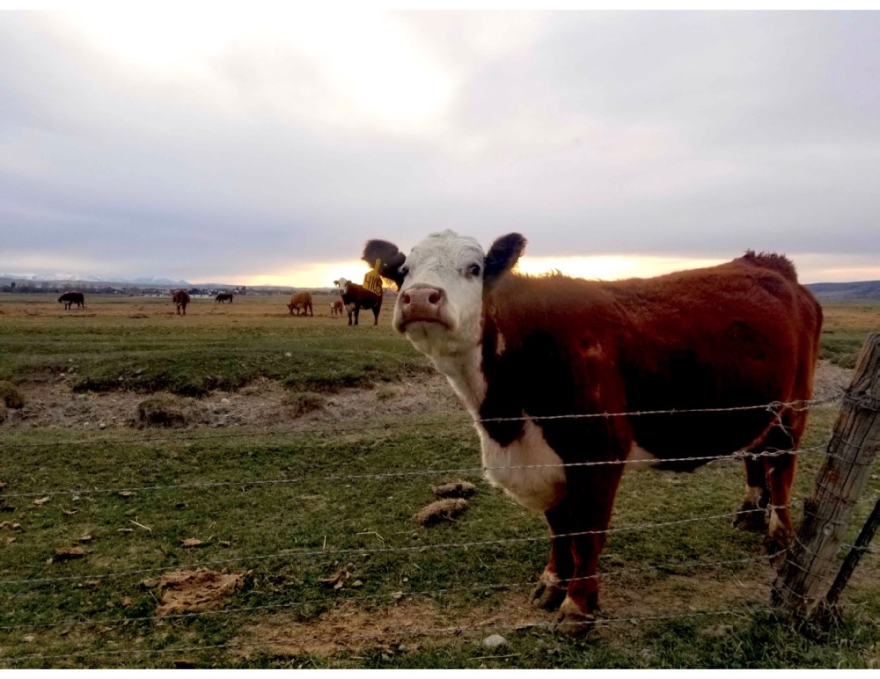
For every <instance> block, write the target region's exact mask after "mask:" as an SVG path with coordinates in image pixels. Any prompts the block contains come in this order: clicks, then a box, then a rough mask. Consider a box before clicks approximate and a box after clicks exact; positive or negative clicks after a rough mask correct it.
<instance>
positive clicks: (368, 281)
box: [364, 259, 382, 296]
mask: <svg viewBox="0 0 880 679" xmlns="http://www.w3.org/2000/svg"><path fill="white" fill-rule="evenodd" d="M381 264H382V260H381V259H377V260H376V265H375V266H374V267H373V270H372V271H367V273H366V275H365V276H364V287H365V288H366V289H367V290H369V291H370V292H372V293H373V294H374V295H380V296H381V294H382V276H380V275H379V266H380V265H381Z"/></svg>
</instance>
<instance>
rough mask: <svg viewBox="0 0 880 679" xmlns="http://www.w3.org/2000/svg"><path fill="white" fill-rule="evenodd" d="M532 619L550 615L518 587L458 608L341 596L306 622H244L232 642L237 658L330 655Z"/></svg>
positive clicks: (415, 645)
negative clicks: (369, 604) (364, 602)
mask: <svg viewBox="0 0 880 679" xmlns="http://www.w3.org/2000/svg"><path fill="white" fill-rule="evenodd" d="M536 620H538V621H539V622H541V623H548V622H550V621H551V620H552V615H551V614H544V613H543V612H542V611H539V610H537V609H535V608H533V607H532V606H530V605H529V603H528V601H527V599H526V595H525V594H523V593H517V594H516V595H513V596H510V597H508V598H506V599H505V600H504V601H500V602H496V603H495V604H494V605H491V606H482V607H480V608H478V609H476V610H472V611H470V612H468V613H464V614H462V613H461V612H458V613H455V612H449V611H446V610H441V608H440V605H439V604H437V603H435V602H433V601H423V602H415V601H402V602H400V603H399V604H397V605H393V606H381V607H376V608H373V609H364V608H359V607H358V606H356V605H355V604H353V603H352V602H345V603H343V604H341V605H340V606H338V607H337V608H334V609H332V610H330V611H327V612H326V613H324V614H322V615H320V616H319V617H318V618H316V619H315V620H313V621H310V622H296V621H293V620H291V619H290V617H289V614H278V615H274V616H272V617H271V618H270V619H269V620H266V621H263V622H261V623H259V624H258V625H253V626H251V627H249V628H247V630H246V631H245V633H244V635H243V636H242V637H241V638H239V639H237V640H236V642H235V644H238V645H240V647H241V649H240V651H239V653H238V656H239V657H241V658H249V657H251V656H252V655H255V654H260V655H263V654H268V655H271V656H275V657H296V656H303V655H316V656H319V657H332V656H335V655H339V654H340V653H343V652H357V651H362V650H364V649H368V648H380V649H383V650H386V651H389V652H400V651H401V644H405V648H406V649H407V650H409V651H414V650H418V649H419V648H425V647H437V646H442V645H446V644H448V643H449V641H450V637H453V638H454V637H455V635H456V633H457V631H458V628H485V629H486V630H489V629H492V628H493V627H504V628H508V627H514V626H518V625H527V624H531V623H534V622H535V621H536Z"/></svg>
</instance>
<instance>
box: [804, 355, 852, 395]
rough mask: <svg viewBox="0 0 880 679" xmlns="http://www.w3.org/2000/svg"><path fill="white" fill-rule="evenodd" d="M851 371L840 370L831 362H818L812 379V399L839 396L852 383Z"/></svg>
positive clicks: (846, 369) (847, 369)
mask: <svg viewBox="0 0 880 679" xmlns="http://www.w3.org/2000/svg"><path fill="white" fill-rule="evenodd" d="M852 378H853V370H851V369H849V368H841V367H840V366H839V365H834V364H833V363H832V362H831V361H819V365H818V366H817V367H816V375H815V377H814V379H813V398H815V399H823V398H828V397H831V396H834V395H835V394H839V393H840V392H841V391H843V390H844V389H846V388H847V387H848V386H849V385H850V382H852Z"/></svg>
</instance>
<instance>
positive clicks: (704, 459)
mask: <svg viewBox="0 0 880 679" xmlns="http://www.w3.org/2000/svg"><path fill="white" fill-rule="evenodd" d="M824 451H825V447H824V446H815V447H813V448H801V449H799V450H769V451H763V452H758V453H756V452H751V451H747V450H738V451H735V452H733V453H728V454H726V455H701V456H690V457H675V458H667V459H662V460H661V459H657V460H656V461H654V460H649V461H647V462H646V461H645V460H630V459H625V460H590V461H587V462H560V463H555V464H553V463H549V464H530V465H506V466H491V467H461V468H455V469H423V470H414V471H405V472H381V473H377V474H334V475H330V476H320V477H309V476H308V475H301V476H296V477H286V478H283V479H262V480H261V479H254V480H248V481H209V482H203V483H181V484H167V485H151V486H124V487H119V488H91V489H90V488H79V489H69V490H49V491H43V492H39V491H28V492H26V493H0V499H9V498H18V497H40V498H42V497H54V496H58V495H75V496H76V495H97V494H112V493H137V492H148V491H159V490H184V489H194V488H198V489H207V488H228V487H237V486H264V485H280V484H287V483H302V482H303V481H306V480H308V481H364V480H369V479H389V478H403V477H411V476H443V475H447V476H448V475H452V474H482V473H484V472H486V471H504V470H513V469H548V468H577V467H596V466H607V465H627V464H636V465H642V466H644V465H645V464H650V465H654V464H656V465H661V466H662V465H664V464H668V463H677V462H701V463H706V464H708V463H712V462H718V461H722V460H746V459H752V460H757V459H759V458H762V457H780V456H782V455H799V454H803V453H823V452H824Z"/></svg>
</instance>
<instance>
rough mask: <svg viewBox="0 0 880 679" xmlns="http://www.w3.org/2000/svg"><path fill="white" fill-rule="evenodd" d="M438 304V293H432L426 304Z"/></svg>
mask: <svg viewBox="0 0 880 679" xmlns="http://www.w3.org/2000/svg"><path fill="white" fill-rule="evenodd" d="M439 303H440V293H439V292H432V293H431V296H430V297H428V304H434V305H436V304H439Z"/></svg>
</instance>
